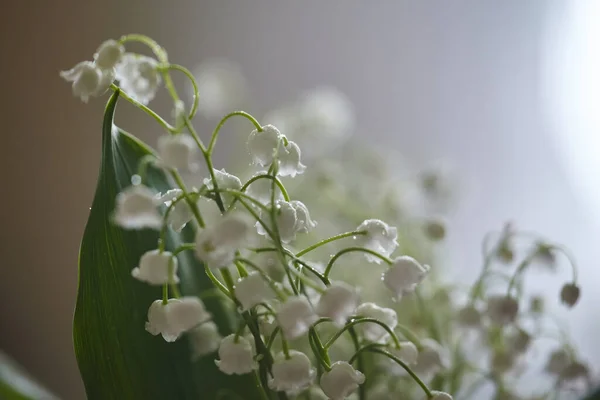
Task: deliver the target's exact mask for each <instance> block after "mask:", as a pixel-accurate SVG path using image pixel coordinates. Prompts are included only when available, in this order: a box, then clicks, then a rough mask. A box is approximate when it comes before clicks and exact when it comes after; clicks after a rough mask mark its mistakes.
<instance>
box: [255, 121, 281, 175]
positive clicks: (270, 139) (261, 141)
mask: <svg viewBox="0 0 600 400" xmlns="http://www.w3.org/2000/svg"><path fill="white" fill-rule="evenodd" d="M282 140H283V135H282V134H281V132H279V129H277V128H276V127H274V126H273V125H265V126H263V127H262V131H258V130H257V129H255V130H253V131H252V132H251V133H250V136H249V137H248V151H249V152H250V155H251V156H252V162H253V163H255V164H258V165H260V166H262V167H266V166H269V165H271V163H272V162H273V158H274V156H275V154H277V150H278V149H279V147H280V146H282V147H283V143H280V142H281V141H282Z"/></svg>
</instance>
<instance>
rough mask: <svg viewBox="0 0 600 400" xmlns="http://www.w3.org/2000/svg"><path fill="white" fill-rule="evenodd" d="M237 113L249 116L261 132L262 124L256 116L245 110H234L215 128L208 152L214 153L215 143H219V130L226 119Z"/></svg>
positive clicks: (245, 116)
mask: <svg viewBox="0 0 600 400" xmlns="http://www.w3.org/2000/svg"><path fill="white" fill-rule="evenodd" d="M236 115H239V116H241V117H244V118H247V119H248V120H249V121H250V122H252V123H253V124H254V126H255V127H256V129H257V130H258V131H259V132H262V126H260V124H259V123H258V121H257V120H256V118H254V117H253V116H252V115H250V114H248V113H247V112H245V111H234V112H231V113H229V114H227V115H226V116H224V117H223V118H222V119H221V121H220V122H219V123H218V125H217V126H216V128H215V130H214V131H213V133H212V136H211V138H210V143H209V145H208V154H212V152H213V149H214V148H215V145H216V144H217V137H218V136H219V131H220V130H221V128H222V127H223V125H224V124H225V121H227V120H228V119H229V118H231V117H234V116H236Z"/></svg>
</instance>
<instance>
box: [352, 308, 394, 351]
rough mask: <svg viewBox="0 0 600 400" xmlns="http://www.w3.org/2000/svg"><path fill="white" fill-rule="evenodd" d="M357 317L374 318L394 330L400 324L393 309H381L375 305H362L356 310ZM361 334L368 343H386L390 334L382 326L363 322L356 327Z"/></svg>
mask: <svg viewBox="0 0 600 400" xmlns="http://www.w3.org/2000/svg"><path fill="white" fill-rule="evenodd" d="M356 315H358V316H360V317H365V318H374V319H376V320H378V321H380V322H383V323H384V324H386V325H387V326H388V327H389V328H390V329H392V330H393V329H394V328H395V327H396V325H397V324H398V315H397V314H396V311H394V310H392V309H391V308H384V307H379V306H378V305H377V304H375V303H362V304H361V305H359V306H358V307H357V308H356ZM356 329H357V330H358V331H359V333H360V334H361V335H362V336H363V337H364V338H365V339H366V340H368V341H370V342H375V343H382V344H384V343H386V342H387V341H388V340H389V338H390V334H389V333H388V331H387V330H386V329H385V328H383V327H382V326H380V325H378V324H376V323H373V322H363V323H361V324H358V325H357V326H356Z"/></svg>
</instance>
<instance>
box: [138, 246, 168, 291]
mask: <svg viewBox="0 0 600 400" xmlns="http://www.w3.org/2000/svg"><path fill="white" fill-rule="evenodd" d="M169 264H170V265H171V271H172V272H171V273H172V275H171V276H172V279H171V276H169ZM131 275H132V276H133V277H134V278H136V279H138V280H140V281H142V282H147V283H149V284H151V285H163V284H165V283H179V278H178V277H177V258H176V257H173V254H172V253H169V252H168V251H164V252H160V251H159V250H151V251H147V252H145V253H144V254H143V255H142V257H141V258H140V265H139V267H136V268H134V269H133V270H132V271H131Z"/></svg>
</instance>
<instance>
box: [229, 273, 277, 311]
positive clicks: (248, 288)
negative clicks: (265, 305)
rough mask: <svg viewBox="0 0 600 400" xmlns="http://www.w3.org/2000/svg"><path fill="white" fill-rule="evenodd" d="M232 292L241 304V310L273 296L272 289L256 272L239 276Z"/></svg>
mask: <svg viewBox="0 0 600 400" xmlns="http://www.w3.org/2000/svg"><path fill="white" fill-rule="evenodd" d="M234 294H235V297H236V298H237V299H238V300H239V302H240V303H241V304H242V311H247V310H249V309H251V308H252V307H254V306H256V305H258V304H260V303H262V302H265V301H267V300H270V299H272V298H273V297H275V293H274V292H273V289H271V287H269V285H268V284H267V282H266V281H265V279H264V278H263V277H262V276H261V274H259V273H258V272H252V273H251V274H249V275H248V276H246V277H244V278H240V279H239V280H238V282H237V283H236V285H235V288H234Z"/></svg>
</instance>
